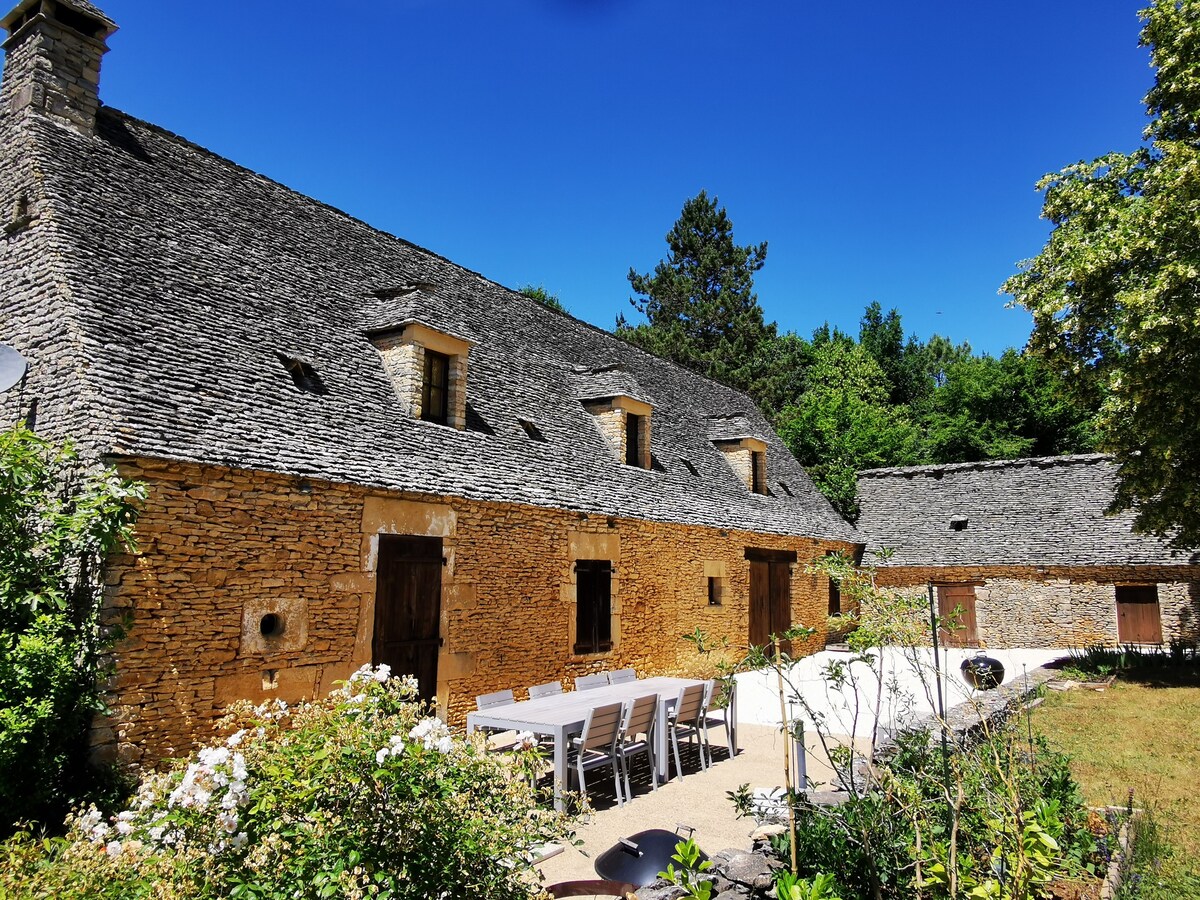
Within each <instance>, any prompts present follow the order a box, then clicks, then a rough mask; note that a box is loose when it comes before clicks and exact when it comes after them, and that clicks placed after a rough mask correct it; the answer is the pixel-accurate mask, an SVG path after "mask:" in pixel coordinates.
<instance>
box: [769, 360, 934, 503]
mask: <svg viewBox="0 0 1200 900" xmlns="http://www.w3.org/2000/svg"><path fill="white" fill-rule="evenodd" d="M888 388H889V385H888V380H887V376H886V375H885V374H884V373H883V370H882V369H881V368H880V367H879V364H878V363H877V362H875V360H874V359H873V358H872V357H871V355H870V354H869V353H867V352H866V351H865V350H864V349H863V348H862V347H861V345H859V344H856V343H855V342H854V341H852V340H849V339H846V338H842V339H837V340H828V341H823V342H821V343H818V344H816V346H815V347H814V350H813V363H812V366H811V368H810V369H809V371H808V378H807V388H806V390H805V391H804V393H803V394H802V395H801V396H800V397H799V398H798V399H797V400H796V403H795V405H794V406H789V407H788V408H786V409H784V410H783V411H782V412H781V413H780V415H779V418H778V421H777V423H776V428H777V429H778V431H779V436H780V437H781V438H783V441H784V443H786V444H787V445H788V449H790V450H791V451H792V453H794V454H795V456H796V458H797V459H798V460H799V461H800V463H801V464H802V465H804V466H805V467H806V468H807V469H808V473H809V475H810V476H811V477H812V479H813V482H814V483H815V484H816V485H817V487H818V488H819V489H820V490H821V492H822V493H823V494H824V495H825V496H826V497H828V498H829V501H830V502H831V503H832V504H833V506H834V508H835V509H837V511H838V512H840V513H841V514H842V515H843V516H845V517H846V518H848V519H851V520H853V519H855V518H857V506H856V503H855V492H856V488H857V484H856V473H857V472H858V470H860V469H871V468H876V467H878V466H895V465H906V464H909V463H915V462H917V456H916V449H917V438H918V433H917V430H916V428H915V427H914V426H913V425H912V423H911V422H910V421H909V420H908V409H907V407H904V406H892V405H890V404H889V403H888Z"/></svg>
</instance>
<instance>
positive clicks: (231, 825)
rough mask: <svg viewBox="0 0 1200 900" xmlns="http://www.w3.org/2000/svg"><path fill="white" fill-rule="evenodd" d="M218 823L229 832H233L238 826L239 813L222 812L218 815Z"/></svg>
mask: <svg viewBox="0 0 1200 900" xmlns="http://www.w3.org/2000/svg"><path fill="white" fill-rule="evenodd" d="M217 824H218V825H220V826H221V827H222V828H224V829H225V831H226V832H228V833H229V834H233V833H234V832H235V831H237V826H238V817H237V813H233V812H223V813H221V814H220V815H219V816H217Z"/></svg>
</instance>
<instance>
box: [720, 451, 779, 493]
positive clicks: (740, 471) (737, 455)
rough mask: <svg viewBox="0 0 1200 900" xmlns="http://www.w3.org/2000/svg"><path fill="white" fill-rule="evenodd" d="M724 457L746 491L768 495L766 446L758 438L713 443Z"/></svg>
mask: <svg viewBox="0 0 1200 900" xmlns="http://www.w3.org/2000/svg"><path fill="white" fill-rule="evenodd" d="M713 443H714V444H715V445H716V447H717V449H718V450H720V451H721V453H722V454H723V455H724V456H725V461H726V462H727V463H729V468H731V469H733V474H735V475H736V476H737V477H738V478H739V480H741V482H742V484H744V485H746V489H747V490H748V491H750V492H751V493H753V494H770V491H769V490H767V445H766V442H764V441H761V440H759V439H758V438H752V437H745V438H735V439H731V440H716V441H713Z"/></svg>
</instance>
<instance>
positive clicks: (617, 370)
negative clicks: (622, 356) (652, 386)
mask: <svg viewBox="0 0 1200 900" xmlns="http://www.w3.org/2000/svg"><path fill="white" fill-rule="evenodd" d="M569 378H570V382H571V386H572V389H573V390H574V391H575V399H576V400H600V399H603V398H608V397H632V398H633V399H634V400H641V401H643V402H645V403H649V404H650V405H651V406H653V405H654V401H653V400H652V399H650V397H649V395H648V394H647V393H646V392H645V391H643V390H642V387H641V385H639V384H638V381H637V378H636V377H634V374H633V373H632V372H630V371H628V370H627V369H625V368H624V367H623V366H621V365H620V364H619V363H614V364H612V365H608V366H594V367H592V368H586V367H580V368H578V369H576V370H574V371H573V372H571V374H570V376H569Z"/></svg>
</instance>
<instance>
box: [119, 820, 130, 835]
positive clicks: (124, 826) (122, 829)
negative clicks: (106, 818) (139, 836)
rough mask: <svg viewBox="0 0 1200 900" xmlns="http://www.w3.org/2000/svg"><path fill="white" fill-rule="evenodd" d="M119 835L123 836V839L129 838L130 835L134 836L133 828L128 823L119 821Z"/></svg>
mask: <svg viewBox="0 0 1200 900" xmlns="http://www.w3.org/2000/svg"><path fill="white" fill-rule="evenodd" d="M117 834H119V835H121V837H128V836H129V835H131V834H133V826H132V825H130V824H129V823H128V822H121V821H118V822H117Z"/></svg>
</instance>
